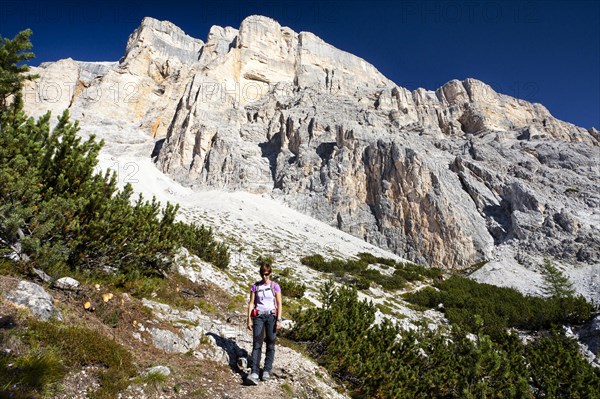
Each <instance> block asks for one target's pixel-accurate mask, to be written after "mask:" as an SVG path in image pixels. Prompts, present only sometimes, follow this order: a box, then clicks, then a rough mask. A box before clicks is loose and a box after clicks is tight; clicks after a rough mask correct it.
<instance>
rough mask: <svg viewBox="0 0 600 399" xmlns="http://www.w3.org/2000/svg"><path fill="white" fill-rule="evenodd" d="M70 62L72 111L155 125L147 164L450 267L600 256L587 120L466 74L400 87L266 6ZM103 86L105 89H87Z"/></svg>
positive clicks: (99, 119)
mask: <svg viewBox="0 0 600 399" xmlns="http://www.w3.org/2000/svg"><path fill="white" fill-rule="evenodd" d="M69 65H70V68H69V69H68V70H66V69H65V73H67V72H68V73H69V74H71V75H72V76H71V75H69V77H68V79H71V80H72V81H73V82H74V84H75V85H76V86H77V87H81V89H80V90H75V91H74V92H73V95H72V96H71V97H70V98H69V101H68V102H67V103H66V104H67V105H68V106H69V108H70V109H71V111H72V114H73V115H74V116H75V117H76V118H80V119H82V120H83V122H85V123H82V125H87V126H91V127H93V126H101V127H102V129H106V126H109V127H111V128H114V129H116V130H117V131H120V132H123V134H133V132H134V131H138V130H142V131H144V132H147V133H149V134H151V135H152V137H155V138H157V139H161V141H160V145H157V148H156V151H155V155H157V157H156V161H157V166H158V167H159V168H160V170H162V171H163V172H164V173H167V174H168V175H170V176H171V177H173V178H175V179H177V180H178V181H180V182H182V183H185V184H187V185H190V186H194V187H196V188H201V189H224V190H232V191H233V190H245V191H249V192H254V193H263V194H269V195H272V196H273V197H275V198H278V199H280V200H282V201H284V202H286V203H287V204H288V205H290V206H291V207H293V208H296V209H298V210H300V211H302V212H304V213H307V214H309V215H311V216H313V217H315V218H317V219H319V220H322V221H325V222H327V223H329V224H330V225H332V226H335V227H337V228H339V229H341V230H344V231H346V232H349V233H351V234H353V235H355V236H357V237H360V238H362V239H364V240H366V241H369V242H371V243H374V244H376V245H378V246H380V247H382V248H385V249H389V250H392V251H394V252H395V253H397V254H399V255H401V256H404V257H406V258H409V259H411V260H413V261H417V262H423V263H428V264H432V265H437V266H442V267H447V268H467V267H470V266H472V265H474V264H478V263H481V262H486V261H488V262H490V264H492V263H493V262H494V261H495V259H496V260H497V261H498V262H499V261H500V259H499V257H498V256H497V253H498V251H500V250H501V249H503V248H510V249H511V253H514V254H518V256H517V255H514V258H513V257H511V258H510V259H508V260H506V261H507V262H515V263H518V262H520V263H524V262H530V263H532V264H533V263H535V262H539V257H540V256H553V257H555V258H556V259H560V260H563V261H564V262H567V263H569V262H571V263H573V262H575V263H581V262H583V263H586V264H595V263H594V262H596V264H597V259H600V244H599V242H598V240H597V239H596V238H595V237H596V236H597V235H596V234H594V231H596V232H597V230H599V229H600V226H599V225H598V223H596V222H594V221H597V220H598V218H597V216H594V215H595V214H596V213H597V211H596V208H595V207H597V206H598V204H600V198H599V197H598V194H597V190H595V189H594V187H597V179H598V176H597V172H595V170H597V167H596V166H595V165H594V160H595V159H598V158H599V157H600V154H599V145H598V133H597V131H596V130H590V131H587V130H585V129H582V128H579V127H576V126H574V125H572V124H570V123H566V122H563V121H559V120H557V119H556V118H554V117H553V116H552V115H551V114H550V113H549V112H548V110H547V109H546V108H545V107H543V106H542V105H540V104H532V103H529V102H527V101H523V100H520V99H517V98H513V97H510V96H507V95H504V94H501V93H497V92H496V91H495V90H494V89H493V88H492V87H490V86H489V85H487V84H485V83H484V82H481V81H478V80H476V79H465V80H463V81H459V80H451V81H449V82H448V83H446V84H445V85H443V86H442V87H440V88H438V89H437V90H435V91H433V90H426V89H417V90H414V91H410V90H408V89H406V88H403V87H400V86H398V85H396V84H395V83H394V82H392V81H391V80H389V79H387V78H386V77H385V76H383V75H382V74H381V73H380V72H379V71H378V70H377V69H376V68H375V67H374V66H373V65H371V64H369V63H368V62H366V61H365V60H363V59H361V58H359V57H357V56H354V55H352V54H349V53H347V52H344V51H342V50H340V49H337V48H335V47H333V46H331V45H329V44H327V43H326V42H325V41H323V40H322V39H321V38H319V37H317V36H316V35H314V34H312V33H309V32H300V33H297V32H295V31H293V30H292V29H290V28H288V27H282V26H281V25H280V24H279V23H278V22H277V21H275V20H273V19H271V18H267V17H263V16H250V17H248V18H246V19H244V21H242V23H241V25H240V27H239V29H235V28H232V27H219V26H213V27H212V28H211V29H210V31H209V32H208V36H207V39H206V43H204V42H203V41H201V40H199V39H194V38H191V37H190V36H188V35H186V34H185V33H184V32H183V31H182V30H181V29H179V28H177V27H176V26H175V25H173V24H171V23H170V22H166V21H158V20H155V19H152V18H145V19H144V20H143V21H142V24H141V25H140V27H139V28H138V29H136V31H135V32H134V33H133V34H132V35H131V36H130V38H129V40H128V42H127V48H126V56H125V57H124V58H123V59H122V60H121V61H120V62H119V63H118V64H116V65H114V66H111V67H110V68H106V67H105V68H104V69H98V70H99V71H100V70H101V72H100V74H98V75H96V76H95V77H94V78H93V79H92V80H89V81H86V82H84V81H83V80H82V78H81V76H82V75H81V74H82V72H81V67H79V66H76V65H71V64H69ZM87 69H88V70H89V69H90V65H88V66H87ZM50 71H53V72H52V73H50ZM58 71H59V69H56V68H53V67H52V66H49V65H47V66H45V67H43V68H39V69H38V70H35V71H34V73H39V74H40V75H41V76H42V78H41V79H40V80H39V81H38V82H37V83H35V84H37V85H44V84H45V82H47V79H50V78H51V79H62V80H60V81H61V82H64V81H66V80H65V79H66V78H65V77H58V78H57V76H58V75H57V73H58ZM68 79H67V80H68ZM114 87H118V88H119V89H120V90H121V91H120V92H119V93H118V97H117V100H118V101H115V99H114V98H105V97H100V98H99V99H96V98H95V97H93V96H90V95H89V93H90V92H91V91H92V90H94V91H95V92H101V93H112V94H113V95H114ZM111 90H113V91H111ZM42 92H43V90H42ZM26 101H27V98H26ZM30 104H31V103H30ZM40 104H41V105H44V104H43V101H42V102H38V103H37V104H36V106H37V105H40ZM163 139H164V140H163ZM532 204H534V205H535V206H533V205H532ZM564 220H569V221H572V223H571V222H569V223H558V222H557V221H564ZM567 225H568V226H578V227H577V228H571V229H565V228H564V226H567ZM516 258H519V259H518V261H517V259H516ZM490 267H492V266H490Z"/></svg>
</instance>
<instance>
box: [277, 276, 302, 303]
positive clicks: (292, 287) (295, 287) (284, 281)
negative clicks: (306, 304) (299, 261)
mask: <svg viewBox="0 0 600 399" xmlns="http://www.w3.org/2000/svg"><path fill="white" fill-rule="evenodd" d="M278 283H279V286H280V287H281V292H282V295H284V296H286V297H289V298H295V299H300V298H302V297H303V296H304V293H305V292H306V285H305V284H302V283H298V282H296V281H294V280H291V279H289V278H281V279H279V281H278Z"/></svg>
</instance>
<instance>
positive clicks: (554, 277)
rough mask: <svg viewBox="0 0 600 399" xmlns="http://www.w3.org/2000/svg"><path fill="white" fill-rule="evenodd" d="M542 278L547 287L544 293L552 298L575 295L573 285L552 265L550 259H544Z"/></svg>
mask: <svg viewBox="0 0 600 399" xmlns="http://www.w3.org/2000/svg"><path fill="white" fill-rule="evenodd" d="M542 276H543V278H544V282H545V283H546V287H545V288H544V292H545V293H546V294H547V295H548V296H551V297H555V298H567V297H572V296H573V295H574V294H575V290H574V289H573V283H571V282H570V281H569V278H568V277H567V276H565V275H564V274H563V273H562V272H561V271H560V270H559V269H558V268H557V267H556V266H554V265H553V264H552V262H551V261H550V259H548V258H544V264H543V265H542Z"/></svg>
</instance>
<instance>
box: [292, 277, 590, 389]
mask: <svg viewBox="0 0 600 399" xmlns="http://www.w3.org/2000/svg"><path fill="white" fill-rule="evenodd" d="M421 291H424V293H422V294H420V295H421V297H422V298H423V299H424V300H426V301H432V303H435V302H436V301H435V295H437V294H443V292H437V291H435V290H433V289H429V290H421ZM421 291H419V292H421ZM320 299H321V301H322V303H323V307H322V308H321V309H310V310H309V311H305V312H298V313H296V314H295V315H294V319H295V320H296V324H295V326H294V328H293V329H292V330H291V331H289V332H287V333H286V335H287V337H289V338H290V339H293V340H296V341H298V342H301V343H303V344H304V345H305V346H306V348H307V350H308V351H309V353H310V354H311V355H312V356H314V357H315V358H316V360H317V361H318V362H319V364H321V365H323V366H324V367H326V368H327V369H328V370H329V371H330V372H331V373H332V375H334V376H335V377H336V378H338V379H339V380H341V381H342V382H344V383H345V384H346V385H347V386H348V388H349V389H350V390H351V393H352V394H353V396H354V397H357V398H367V397H368V398H371V397H372V398H507V397H508V398H529V397H532V394H534V395H535V397H548V398H549V397H564V398H567V397H569V398H588V397H590V398H592V397H594V398H595V397H598V396H599V395H600V371H599V370H598V369H595V368H594V367H592V366H591V365H590V364H589V363H587V362H586V361H585V360H584V359H583V358H582V356H581V354H580V353H579V351H578V348H577V343H576V342H575V341H574V340H572V339H569V338H567V337H565V336H564V334H558V333H555V334H553V335H552V336H550V337H547V338H542V339H537V340H535V341H534V342H533V343H531V344H529V345H527V346H525V345H523V343H522V342H521V340H520V338H519V337H518V336H517V335H516V334H509V333H507V332H506V330H505V331H503V333H502V334H499V335H498V337H497V338H496V339H494V340H493V339H491V338H490V337H489V336H488V335H486V334H485V333H483V330H484V329H485V321H484V319H482V318H481V317H475V318H474V322H473V324H474V326H475V336H474V337H469V336H467V334H466V332H465V331H464V330H462V329H460V328H451V329H449V330H438V331H430V330H428V329H427V328H422V329H417V330H413V331H403V330H400V329H399V328H398V327H396V326H394V325H392V324H391V323H390V322H388V321H384V322H383V323H381V324H378V325H375V324H373V322H374V311H375V307H374V306H373V305H372V304H370V303H368V302H366V301H359V300H358V296H357V292H356V290H355V289H352V288H348V287H341V288H339V289H337V290H335V289H333V285H332V284H331V283H328V284H325V286H324V287H323V289H322V290H321V293H320ZM457 310H458V311H459V312H460V313H461V316H460V317H467V315H468V312H467V311H466V310H465V309H459V308H457ZM545 364H548V367H549V372H548V373H545V372H544V365H545ZM577 373H580V374H578V375H576V374H577Z"/></svg>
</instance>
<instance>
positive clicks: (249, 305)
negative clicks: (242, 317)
mask: <svg viewBox="0 0 600 399" xmlns="http://www.w3.org/2000/svg"><path fill="white" fill-rule="evenodd" d="M253 308H254V292H253V291H251V292H250V300H249V301H248V319H247V320H246V325H247V326H248V330H252V317H251V314H252V309H253Z"/></svg>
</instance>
